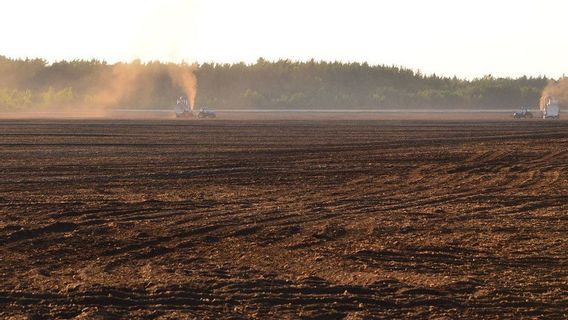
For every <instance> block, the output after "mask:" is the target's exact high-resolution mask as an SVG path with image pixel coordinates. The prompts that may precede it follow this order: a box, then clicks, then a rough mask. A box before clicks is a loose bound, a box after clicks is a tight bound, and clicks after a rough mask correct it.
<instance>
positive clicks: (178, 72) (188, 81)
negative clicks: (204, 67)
mask: <svg viewBox="0 0 568 320" xmlns="http://www.w3.org/2000/svg"><path fill="white" fill-rule="evenodd" d="M194 70H195V66H193V65H181V66H179V65H173V64H170V65H169V66H168V73H169V75H170V78H171V79H172V81H173V83H174V84H175V85H176V86H178V87H180V88H182V89H183V91H184V92H185V95H186V96H187V99H188V101H189V107H190V108H191V110H192V111H193V109H194V106H195V97H196V95H197V78H196V77H195V74H194V73H193V71H194Z"/></svg>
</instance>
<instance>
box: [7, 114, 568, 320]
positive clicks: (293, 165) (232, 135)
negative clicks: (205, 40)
mask: <svg viewBox="0 0 568 320" xmlns="http://www.w3.org/2000/svg"><path fill="white" fill-rule="evenodd" d="M0 174H1V180H0V258H1V260H0V277H1V281H0V318H10V317H15V318H24V319H25V318H30V319H44V318H46V319H51V318H75V317H76V318H78V319H107V318H108V319H114V318H127V319H133V318H134V319H136V318H144V319H178V318H199V319H204V318H205V319H206V318H211V319H220V318H254V317H257V318H265V319H273V318H292V319H296V318H306V319H311V318H319V319H343V318H345V319H368V318H420V319H423V318H447V319H455V318H475V319H479V318H488V319H489V318H491V319H493V318H506V319H510V318H543V319H545V318H546V319H565V318H567V317H568V122H562V121H548V122H546V121H529V122H522V121H519V122H514V121H501V122H487V121H478V122H474V121H471V122H460V121H445V122H436V121H127V120H113V121H103V120H100V121H99V120H90V121H85V120H83V121H80V120H66V121H57V120H29V121H26V120H12V121H10V120H1V121H0Z"/></svg>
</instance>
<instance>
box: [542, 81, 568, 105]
mask: <svg viewBox="0 0 568 320" xmlns="http://www.w3.org/2000/svg"><path fill="white" fill-rule="evenodd" d="M548 98H555V99H556V100H558V103H559V104H560V106H561V107H568V77H564V78H561V79H560V80H558V81H554V80H551V81H550V82H549V83H548V85H547V86H546V87H545V88H544V90H543V92H542V96H541V98H540V110H541V111H544V107H545V105H546V102H547V100H548Z"/></svg>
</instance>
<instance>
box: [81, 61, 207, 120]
mask: <svg viewBox="0 0 568 320" xmlns="http://www.w3.org/2000/svg"><path fill="white" fill-rule="evenodd" d="M194 70H195V65H188V64H174V63H168V64H163V63H160V62H150V63H147V64H144V63H140V61H139V60H135V61H133V62H131V63H117V64H115V65H112V66H110V69H109V70H107V71H106V72H105V73H103V74H100V75H99V77H98V81H96V82H95V83H94V84H92V85H91V89H90V90H89V91H90V92H91V93H90V94H89V95H87V96H86V97H85V99H84V102H85V105H86V106H88V107H89V109H91V110H92V109H103V110H108V109H113V108H133V109H139V108H141V109H147V108H156V107H158V108H168V107H170V106H171V105H172V104H173V101H175V99H176V97H178V96H180V95H185V96H187V97H188V102H189V104H190V107H191V109H192V110H193V108H194V105H195V97H196V90H197V79H196V77H195V74H194Z"/></svg>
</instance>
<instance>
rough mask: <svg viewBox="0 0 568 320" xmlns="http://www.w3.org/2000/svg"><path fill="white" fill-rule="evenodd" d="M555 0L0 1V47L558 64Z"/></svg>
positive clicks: (95, 55)
mask: <svg viewBox="0 0 568 320" xmlns="http://www.w3.org/2000/svg"><path fill="white" fill-rule="evenodd" d="M567 14H568V1H565V0H516V1H514V0H475V1H473V0H460V1H458V0H429V1H425V0H374V1H373V0H286V1H283V0H240V1H239V0H96V1H95V0H49V1H46V0H2V1H0V55H4V56H8V57H13V58H26V57H29V58H36V57H39V58H44V59H46V60H48V61H50V62H54V61H58V60H73V59H99V60H105V61H108V62H110V63H114V62H118V61H131V60H133V59H141V60H143V61H150V60H160V61H164V62H166V61H171V62H181V61H185V62H199V63H203V62H219V63H225V62H240V61H244V62H246V63H253V62H255V61H256V60H257V59H258V58H259V57H263V58H265V59H267V60H278V59H291V60H301V61H304V60H309V59H312V58H313V59H315V60H328V61H345V62H352V61H357V62H368V63H369V64H373V65H375V64H385V65H398V66H403V67H407V68H411V69H414V70H420V71H421V72H423V73H426V74H431V73H436V74H439V75H445V76H454V75H456V76H458V77H461V78H475V77H482V76H484V75H488V74H492V75H493V76H496V77H519V76H522V75H527V76H540V75H546V76H549V77H554V78H557V77H560V76H562V75H564V74H568V41H567V40H568V38H567V37H566V30H568V28H566V26H565V23H564V19H565V18H566V15H567Z"/></svg>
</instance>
